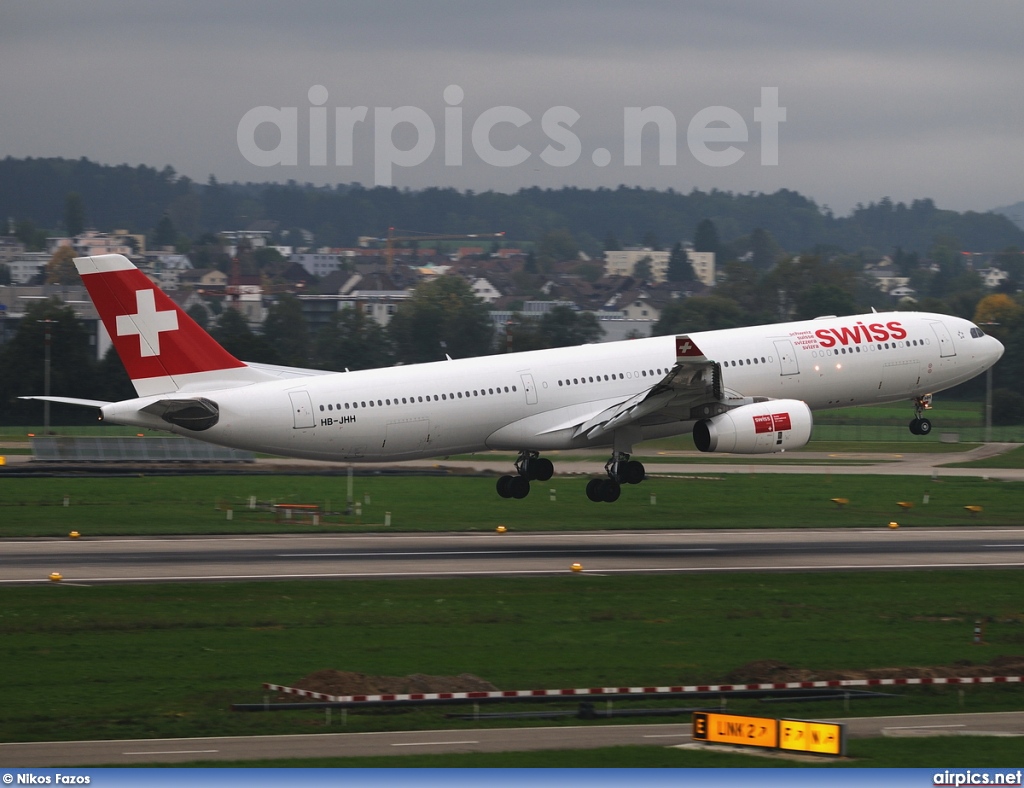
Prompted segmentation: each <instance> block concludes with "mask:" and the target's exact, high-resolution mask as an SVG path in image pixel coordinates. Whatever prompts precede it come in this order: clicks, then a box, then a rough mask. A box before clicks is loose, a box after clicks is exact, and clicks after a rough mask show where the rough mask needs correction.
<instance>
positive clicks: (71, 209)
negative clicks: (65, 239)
mask: <svg viewBox="0 0 1024 788" xmlns="http://www.w3.org/2000/svg"><path fill="white" fill-rule="evenodd" d="M84 229H85V203H84V202H83V201H82V195H81V194H79V193H78V192H69V193H68V195H67V196H66V197H65V198H64V231H65V232H66V233H67V234H68V235H69V236H71V237H72V238H74V237H75V236H76V235H81V233H82V230H84Z"/></svg>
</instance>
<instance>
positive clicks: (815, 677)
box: [724, 656, 1024, 684]
mask: <svg viewBox="0 0 1024 788" xmlns="http://www.w3.org/2000/svg"><path fill="white" fill-rule="evenodd" d="M1020 675H1024V656H1003V657H995V658H994V659H993V660H991V661H990V662H988V663H986V664H982V665H976V664H974V663H973V662H970V661H968V660H963V661H961V662H957V663H954V664H953V665H939V666H933V667H904V668H871V669H869V670H809V669H807V668H794V667H792V666H791V665H787V664H785V663H784V662H780V661H778V660H774V659H761V660H757V661H755V662H748V663H747V664H746V665H741V666H740V667H738V668H736V669H735V670H732V671H730V672H729V673H727V674H726V675H725V679H724V681H725V683H727V684H771V683H775V682H792V681H833V680H836V679H924V678H951V677H954V676H961V677H964V678H974V677H982V676H1020Z"/></svg>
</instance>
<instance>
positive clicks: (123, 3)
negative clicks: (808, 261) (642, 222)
mask: <svg viewBox="0 0 1024 788" xmlns="http://www.w3.org/2000/svg"><path fill="white" fill-rule="evenodd" d="M1022 42H1024V6H1022V5H1021V3H1020V0H1005V1H1001V0H979V2H973V3H971V2H951V1H950V0H902V2H898V3H895V2H893V0H859V1H858V2H856V3H852V2H848V1H847V2H833V1H832V0H813V1H812V0H779V1H777V2H774V3H771V4H769V3H763V2H753V0H708V1H707V2H704V1H702V0H665V2H657V1H654V0H651V1H649V2H644V0H639V1H636V0H634V1H633V2H629V3H626V2H610V1H602V0H588V1H586V2H584V1H583V0H570V1H567V2H558V1H557V0H545V1H543V2H541V1H539V0H516V2H507V1H506V2H501V3H498V2H469V1H468V0H436V1H431V0H393V1H391V2H388V1H387V0H368V1H367V2H362V1H361V0H353V1H351V2H346V1H345V0H277V1H276V2H270V0H253V1H252V2H231V1H229V0H207V2H201V3H200V2H184V1H181V0H165V2H162V3H149V2H138V0H90V1H89V2H80V1H79V0H58V1H56V2H51V1H49V0H45V1H44V0H3V2H2V3H0V156H15V157H26V156H64V157H72V158H77V157H80V156H85V157H88V158H90V159H92V160H94V161H98V162H102V163H107V164H120V163H122V162H127V163H129V164H132V165H135V164H147V165H151V166H154V167H158V168H162V167H163V166H165V165H168V164H169V165H171V166H172V167H174V168H175V169H176V170H177V171H178V172H179V173H181V174H184V175H188V176H189V177H191V178H193V179H196V180H201V181H205V180H206V179H207V177H208V176H209V175H210V174H211V173H212V174H214V175H215V176H216V177H217V178H218V179H220V180H243V181H244V180H252V181H270V180H275V181H285V180H288V179H295V180H298V181H300V182H305V181H310V182H313V183H318V184H324V183H329V184H334V183H348V182H352V181H359V182H361V183H363V184H364V185H372V184H374V183H386V182H388V179H390V182H391V183H393V184H394V185H396V186H399V187H406V186H408V187H411V188H422V187H426V186H455V187H457V188H459V189H473V190H476V191H486V190H496V191H514V190H515V189H518V188H520V187H522V186H530V185H539V186H543V187H560V186H563V185H577V186H583V187H595V186H609V187H615V186H617V185H618V184H620V183H625V184H627V185H631V186H632V185H639V186H645V187H656V188H659V189H664V188H668V187H672V188H674V189H676V190H678V191H683V192H688V191H690V190H691V189H693V188H699V189H705V190H707V189H712V188H718V189H726V190H731V191H739V192H747V191H769V192H770V191H774V190H776V189H780V188H787V189H794V190H797V191H799V192H801V193H803V194H805V195H807V196H808V197H811V198H812V199H814V200H816V201H817V202H818V203H819V204H822V205H828V206H830V207H831V208H832V209H833V210H834V211H835V212H836V213H838V214H846V213H848V212H849V211H850V209H851V208H853V206H855V205H856V204H857V203H858V202H863V203H867V202H870V201H873V200H878V199H880V198H881V197H883V196H890V197H891V198H892V199H894V200H902V201H910V200H913V199H916V198H921V197H931V198H933V199H935V201H936V202H937V203H938V204H939V206H940V207H945V208H952V209H956V210H967V209H972V210H988V209H991V208H994V207H997V206H1001V205H1007V204H1010V203H1014V202H1017V201H1019V200H1024V177H1022V176H1024V62H1022V60H1024V59H1022V57H1021V51H1022ZM449 86H458V88H461V91H459V90H455V89H452V90H449V91H448V93H446V88H449ZM768 88H776V89H777V96H778V100H777V105H778V108H777V109H775V108H774V102H773V101H772V100H771V97H772V95H773V94H772V92H771V91H768V92H767V93H766V92H765V89H768ZM311 89H312V90H311ZM446 98H447V99H448V101H447V102H446ZM311 102H315V103H316V104H317V105H318V106H320V107H323V108H326V112H325V113H324V118H325V119H324V120H321V119H320V118H319V116H318V114H317V112H322V110H318V111H317V112H313V113H312V114H311V112H310V110H311V108H312V107H313V106H314V104H313V103H311ZM769 105H771V106H769ZM260 107H263V108H272V111H273V112H272V114H268V113H269V112H271V110H269V109H259V108H260ZM338 107H341V108H359V107H366V108H367V111H366V113H365V116H364V117H363V119H362V120H353V118H359V117H360V113H359V110H358V109H356V110H354V115H353V113H351V112H348V111H347V110H345V109H343V110H342V117H343V118H345V117H347V118H348V120H347V121H343V122H342V123H341V124H338V123H336V117H335V112H336V108H338ZM631 107H632V108H647V112H648V113H649V116H650V117H651V118H657V119H659V120H660V121H661V122H662V126H660V127H659V126H658V125H656V124H655V123H654V122H651V123H648V124H647V125H645V126H643V132H642V134H641V136H640V144H639V146H637V145H636V144H634V143H632V142H630V138H629V136H628V134H627V132H626V126H627V125H628V122H627V121H628V117H629V112H630V110H629V109H628V108H631ZM287 108H295V109H294V112H292V111H290V110H288V109H287ZM398 108H408V109H402V110H400V111H399V110H398ZM446 108H447V109H448V111H447V113H446ZM502 108H505V109H502ZM510 108H514V109H510ZM559 108H563V109H559ZM759 108H760V109H759ZM282 109H283V110H284V111H283V112H282V111H281V110H282ZM546 113H547V118H548V122H549V125H548V126H547V127H545V126H544V124H543V119H544V118H545V114H546ZM577 114H578V119H577V118H576V115H577ZM783 114H784V120H782V119H781V118H782V116H783ZM268 118H270V119H272V121H273V122H271V120H268ZM406 119H413V120H415V121H416V122H417V123H418V126H414V125H412V124H410V123H408V122H403V121H404V120H406ZM670 121H674V125H675V131H674V136H673V134H672V133H671V123H670ZM247 123H248V125H247ZM427 127H429V128H427ZM311 128H312V130H313V134H312V139H311ZM346 128H351V129H352V136H351V141H348V140H347V137H346V135H345V133H344V131H345V129H346ZM319 129H323V130H324V131H325V134H324V135H323V136H322V137H320V136H318V130H319ZM460 130H461V140H460V138H459V133H458V132H459V131H460ZM773 130H774V131H775V132H777V137H778V144H777V150H775V149H774V147H773V143H772V132H773ZM339 131H340V132H341V133H340V134H338V133H337V132H339ZM293 132H294V136H291V135H292V133H293ZM431 132H432V133H433V136H434V139H433V140H431V139H430V134H431ZM715 135H718V138H719V139H722V138H723V137H725V138H728V139H726V140H725V141H717V142H716V141H712V137H713V136H715ZM402 150H408V151H409V152H408V153H405V154H403V153H401V151H402ZM773 150H774V152H775V153H776V157H777V164H772V163H771V161H772V160H773V155H772V154H773ZM349 152H351V157H352V158H351V164H349V163H348V162H347V156H348V153H349ZM290 156H294V160H295V163H294V164H292V163H289V162H290ZM629 156H633V157H634V160H635V158H636V157H639V160H640V161H639V164H635V163H633V164H627V163H626V161H627V157H629ZM673 156H674V161H673ZM321 158H323V159H325V162H326V163H320V159H321ZM459 158H461V163H459ZM733 159H735V161H733V162H732V163H726V162H727V161H730V160H733ZM253 161H262V162H263V164H264V165H267V166H259V165H258V164H256V163H252V162H253ZM403 161H404V162H406V163H407V164H408V165H409V166H403ZM311 162H312V163H311ZM389 162H390V166H388V163H389Z"/></svg>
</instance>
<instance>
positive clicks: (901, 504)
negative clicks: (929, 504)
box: [896, 501, 914, 511]
mask: <svg viewBox="0 0 1024 788" xmlns="http://www.w3.org/2000/svg"><path fill="white" fill-rule="evenodd" d="M896 505H897V506H898V507H900V508H901V509H903V510H904V511H906V510H907V509H913V508H914V504H913V502H912V501H896Z"/></svg>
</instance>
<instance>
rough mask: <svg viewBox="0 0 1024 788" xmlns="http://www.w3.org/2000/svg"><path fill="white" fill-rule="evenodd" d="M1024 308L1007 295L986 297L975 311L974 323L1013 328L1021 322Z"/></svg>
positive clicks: (995, 294)
mask: <svg viewBox="0 0 1024 788" xmlns="http://www.w3.org/2000/svg"><path fill="white" fill-rule="evenodd" d="M1022 314H1024V307H1022V306H1021V305H1020V304H1018V303H1017V302H1016V301H1014V300H1013V299H1012V298H1010V296H1008V295H1006V294H1005V293H994V294H992V295H988V296H985V297H984V298H983V299H981V300H980V301H979V302H978V306H977V307H976V308H975V310H974V322H975V323H977V324H978V325H980V326H987V325H993V324H994V325H998V326H1007V327H1012V326H1015V325H1017V323H1018V322H1020V319H1021V315H1022Z"/></svg>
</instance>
